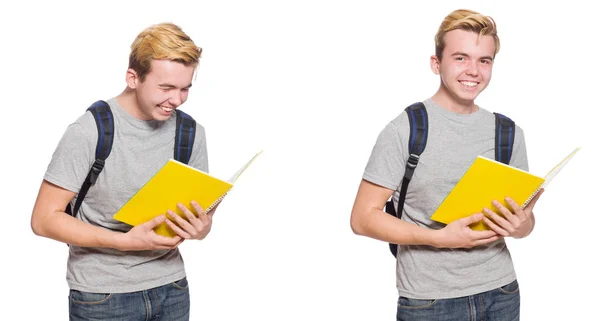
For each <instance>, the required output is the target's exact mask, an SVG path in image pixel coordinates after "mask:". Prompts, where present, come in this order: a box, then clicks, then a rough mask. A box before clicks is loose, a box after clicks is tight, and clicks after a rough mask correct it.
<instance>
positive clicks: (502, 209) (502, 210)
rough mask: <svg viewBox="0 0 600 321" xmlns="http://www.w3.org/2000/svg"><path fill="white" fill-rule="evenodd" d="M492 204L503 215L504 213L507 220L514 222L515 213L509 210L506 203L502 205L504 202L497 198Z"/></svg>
mask: <svg viewBox="0 0 600 321" xmlns="http://www.w3.org/2000/svg"><path fill="white" fill-rule="evenodd" d="M492 205H494V207H495V208H497V209H498V210H499V211H500V213H501V214H502V215H504V218H506V220H507V221H509V222H513V217H514V216H515V215H514V213H513V212H512V211H511V210H509V209H508V208H506V207H505V206H504V205H502V203H500V202H498V201H496V200H494V201H492Z"/></svg>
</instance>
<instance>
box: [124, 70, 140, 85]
mask: <svg viewBox="0 0 600 321" xmlns="http://www.w3.org/2000/svg"><path fill="white" fill-rule="evenodd" d="M125 82H126V83H127V87H129V88H131V89H135V88H137V86H138V84H139V83H140V79H139V77H138V74H137V72H135V70H133V69H131V68H130V69H127V73H126V74H125Z"/></svg>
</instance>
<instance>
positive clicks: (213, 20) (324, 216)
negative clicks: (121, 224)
mask: <svg viewBox="0 0 600 321" xmlns="http://www.w3.org/2000/svg"><path fill="white" fill-rule="evenodd" d="M119 2H120V3H119V4H117V2H110V1H104V2H93V3H88V4H80V3H75V2H73V3H71V4H69V3H65V2H59V1H52V2H50V3H51V4H48V3H45V2H41V1H40V2H39V3H33V2H31V1H21V2H19V4H12V5H2V6H3V8H2V9H1V10H0V11H2V13H3V14H2V15H3V18H2V19H0V27H1V29H0V30H2V31H1V33H0V34H1V35H2V38H1V39H0V41H1V42H0V46H1V47H0V48H1V49H0V64H1V66H0V67H1V69H0V70H1V71H0V73H1V75H2V76H1V77H0V92H1V93H2V95H1V98H2V102H3V110H4V113H3V121H2V126H0V131H1V132H0V134H1V135H2V136H1V137H2V149H1V150H2V157H0V165H1V166H0V174H1V182H2V183H1V184H0V186H1V188H2V193H1V194H0V195H1V196H0V197H1V199H2V204H3V206H4V215H3V217H4V219H3V221H4V223H3V226H4V227H3V233H2V236H1V237H2V245H3V247H2V248H3V251H2V256H1V262H2V264H1V265H2V271H3V272H2V277H1V283H0V284H1V285H2V291H1V292H0V293H1V294H0V306H1V308H0V310H1V311H2V313H3V316H2V317H0V318H1V319H3V320H4V319H5V316H11V317H10V318H6V320H9V319H10V320H17V319H19V320H66V319H67V308H68V301H67V294H68V287H67V284H66V281H65V267H66V258H67V247H66V246H65V245H64V244H61V243H58V242H55V241H52V240H49V239H44V238H41V237H36V236H34V235H33V233H32V232H31V229H30V225H29V220H30V215H31V210H32V208H33V204H34V202H35V198H36V195H37V191H38V188H39V185H40V183H41V180H42V176H43V174H44V171H45V169H46V167H47V165H48V162H49V160H50V157H51V154H52V152H53V150H54V148H55V147H56V144H57V143H58V140H59V139H60V137H61V135H62V134H63V132H64V130H65V128H66V126H67V125H68V124H70V123H71V122H73V121H74V120H75V119H76V118H77V117H78V116H79V115H81V114H82V113H83V112H84V110H85V109H86V108H87V106H88V105H89V104H91V103H92V102H93V101H95V100H98V99H107V98H110V97H112V96H114V95H117V94H118V93H120V92H121V91H122V90H123V88H124V86H125V82H124V76H125V71H126V68H127V58H128V54H129V45H130V44H131V42H132V41H133V39H134V38H135V36H136V35H137V33H138V32H140V31H141V30H142V29H144V28H145V27H147V26H149V25H151V24H154V23H158V22H163V21H172V22H175V23H176V24H179V25H180V26H181V27H182V28H183V29H184V31H185V32H187V33H188V34H189V35H190V36H191V37H192V38H193V39H194V40H195V42H196V43H197V44H198V45H199V46H201V47H202V48H203V49H204V52H203V57H202V59H201V64H200V67H199V72H198V76H197V79H196V81H195V83H194V86H193V88H192V91H191V94H190V98H189V100H188V102H187V103H186V104H185V105H184V106H182V109H183V110H185V111H187V112H188V113H190V114H192V115H193V116H194V117H195V118H196V120H197V121H198V122H200V123H201V124H203V125H204V126H205V128H206V131H207V135H208V150H209V160H210V168H211V172H212V173H213V174H215V175H216V176H219V177H222V178H229V176H230V175H231V174H232V173H233V172H235V171H236V170H237V169H238V168H239V166H241V165H242V164H243V163H244V162H245V161H246V160H247V159H249V158H250V157H251V156H252V155H253V154H254V153H255V152H256V151H258V150H260V149H264V153H263V154H262V155H261V156H260V158H259V159H258V160H257V161H256V162H255V163H254V165H252V166H251V167H250V168H249V169H248V171H247V172H246V173H245V174H244V175H243V176H242V177H241V178H240V180H239V181H238V184H237V185H236V188H235V190H234V191H233V192H232V193H231V194H230V195H229V196H228V197H227V199H226V201H224V203H223V204H222V206H221V207H220V208H219V211H218V212H217V214H216V216H215V222H214V226H213V231H212V232H211V234H210V235H209V237H208V238H207V239H206V240H204V241H201V242H187V243H184V244H183V245H182V246H181V249H182V252H183V255H184V259H185V261H186V268H187V273H188V278H189V280H190V282H191V300H192V310H191V319H192V320H238V319H244V320H393V318H394V316H395V311H396V304H395V303H396V299H397V296H396V289H395V281H394V280H395V272H394V268H395V264H394V259H393V258H392V257H391V255H390V254H389V252H388V248H387V244H385V243H382V242H379V241H375V240H371V239H368V238H364V237H359V236H356V235H354V234H352V232H351V230H350V225H349V218H350V211H351V208H352V204H353V201H354V197H355V194H356V190H357V187H358V184H359V182H360V179H361V175H362V171H363V169H364V166H365V165H366V161H367V159H368V157H369V154H370V152H371V148H372V146H373V143H374V142H375V139H376V137H377V135H378V134H379V131H380V130H381V129H383V127H384V126H385V124H386V123H387V122H389V121H390V120H391V119H393V118H394V117H395V116H396V115H397V114H398V113H400V112H401V111H402V110H403V108H404V107H405V106H407V105H409V104H410V103H413V102H415V101H418V100H423V99H425V98H427V97H430V96H431V95H432V94H433V93H434V92H435V91H436V90H437V86H438V79H437V77H436V76H435V75H434V74H433V73H432V72H431V71H430V69H429V57H430V55H431V54H433V52H434V44H433V37H434V34H435V32H436V30H437V27H438V26H439V23H440V22H441V21H442V19H443V18H444V16H445V15H446V14H448V13H449V12H450V11H452V10H454V9H458V8H470V9H474V10H477V11H480V12H482V13H484V14H487V15H491V16H492V17H493V18H495V20H496V22H497V24H498V29H499V35H500V38H501V49H500V52H499V54H498V56H497V60H496V62H495V67H494V76H493V79H492V82H491V84H490V86H489V87H488V89H487V90H486V91H485V92H484V93H483V94H482V95H481V96H480V97H479V99H478V100H477V103H478V104H479V105H480V106H482V107H484V108H487V109H488V110H492V111H499V112H502V113H504V114H506V115H508V116H510V117H511V118H513V119H514V120H516V122H517V123H518V124H519V125H520V126H522V127H523V128H524V130H525V135H526V141H527V147H528V155H529V165H530V171H531V172H533V173H535V174H539V175H544V174H545V173H546V172H547V171H548V170H549V169H550V168H552V167H553V166H554V165H555V164H556V163H557V162H558V161H559V160H560V159H561V158H562V157H563V156H565V155H567V154H568V153H569V152H570V151H571V150H572V149H573V148H575V147H576V146H582V147H583V149H582V150H581V152H580V153H579V154H578V155H577V156H576V157H575V158H574V159H573V160H572V161H571V163H570V164H569V165H568V166H567V167H566V168H564V169H563V172H561V174H560V175H559V176H558V177H557V178H556V179H555V180H554V181H553V183H552V185H550V187H549V188H548V190H547V192H546V194H545V195H544V197H543V198H542V199H541V200H540V201H539V202H538V206H537V207H536V213H537V226H536V230H535V231H534V233H533V234H532V235H531V236H530V237H528V238H526V239H523V240H509V241H508V242H509V247H510V249H511V252H512V256H513V259H514V261H515V266H516V270H517V274H518V277H519V282H520V285H521V296H522V308H521V311H522V318H521V319H522V320H590V319H592V318H593V317H592V316H593V315H594V311H596V312H597V307H596V306H595V305H597V302H598V294H597V289H598V287H600V282H599V281H598V276H597V275H598V270H599V269H600V266H599V265H598V263H597V262H598V254H597V253H598V249H597V247H596V242H597V237H596V235H597V233H596V231H597V227H598V223H599V222H600V219H599V215H598V214H599V213H598V206H596V204H597V197H596V195H597V192H596V188H597V182H598V179H599V175H598V167H597V165H596V164H597V163H598V161H597V156H598V151H597V146H598V138H599V135H598V131H597V128H596V127H597V124H598V118H596V117H597V115H598V113H597V111H596V109H597V108H598V107H599V105H598V100H597V91H598V85H599V84H600V82H599V81H598V78H597V77H598V75H599V72H600V69H599V67H598V53H599V46H598V29H599V27H598V25H597V19H598V18H597V15H595V14H594V13H593V10H592V9H591V4H583V1H574V0H572V1H568V2H567V1H561V2H552V3H545V4H542V2H540V4H539V5H532V4H530V2H526V1H520V2H518V5H515V4H509V3H508V2H491V1H486V2H483V1H422V2H418V1H407V2H401V1H360V2H359V1H325V0H322V1H308V0H305V1H264V0H260V1H259V0H257V1H194V2H193V4H190V3H192V1H190V2H189V3H185V2H179V1H119ZM490 183H491V184H493V182H490Z"/></svg>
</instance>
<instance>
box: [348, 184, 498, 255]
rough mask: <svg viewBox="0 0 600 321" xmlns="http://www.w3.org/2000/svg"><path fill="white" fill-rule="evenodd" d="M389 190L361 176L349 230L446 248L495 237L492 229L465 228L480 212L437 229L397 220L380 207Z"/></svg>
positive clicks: (396, 242) (407, 242) (477, 218)
mask: <svg viewBox="0 0 600 321" xmlns="http://www.w3.org/2000/svg"><path fill="white" fill-rule="evenodd" d="M392 193H393V191H392V190H390V189H388V188H385V187H382V186H379V185H376V184H373V183H371V182H368V181H366V180H364V179H363V180H362V181H361V183H360V186H359V188H358V193H357V195H356V200H355V202H354V207H353V208H352V215H351V219H350V225H351V227H352V231H353V232H354V233H356V234H359V235H364V236H368V237H371V238H374V239H378V240H381V241H385V242H389V243H394V244H414V245H431V246H435V247H447V248H458V247H473V246H476V245H481V244H485V243H489V242H492V241H495V240H497V239H498V238H499V236H498V235H497V234H496V233H495V232H493V231H473V230H471V229H470V228H469V224H472V223H474V222H477V221H480V220H481V219H483V214H481V213H476V214H474V215H471V216H469V217H466V218H463V219H460V220H457V221H455V222H453V223H451V224H448V225H447V226H446V227H444V228H443V229H441V230H432V229H428V228H423V227H420V226H417V225H414V224H410V223H408V222H405V221H402V220H400V219H397V218H395V217H393V216H391V215H389V214H387V213H385V212H384V211H383V210H382V208H383V207H384V205H385V202H386V201H387V200H388V199H389V197H390V196H391V195H392Z"/></svg>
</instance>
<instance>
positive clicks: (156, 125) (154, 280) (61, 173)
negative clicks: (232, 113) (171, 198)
mask: <svg viewBox="0 0 600 321" xmlns="http://www.w3.org/2000/svg"><path fill="white" fill-rule="evenodd" d="M107 102H108V104H109V105H110V108H111V111H112V113H113V116H114V126H115V135H114V141H113V145H112V150H111V153H110V156H109V157H108V158H107V159H106V164H105V166H104V169H103V171H102V173H101V174H100V176H99V177H98V180H97V181H96V184H95V185H93V186H92V187H91V188H90V189H89V191H88V193H87V195H86V197H85V199H84V200H83V203H82V204H81V209H80V210H79V213H78V214H77V218H78V219H80V220H82V221H84V222H86V223H90V224H93V225H96V226H100V227H102V228H106V229H109V230H113V231H120V232H127V231H128V230H129V229H130V228H131V227H130V226H129V225H126V224H124V223H121V222H118V221H116V220H114V219H113V218H112V217H113V215H114V214H115V213H116V212H117V211H118V210H119V208H121V206H123V204H125V202H127V201H128V200H129V198H131V196H133V195H134V194H135V193H136V192H137V190H138V189H139V188H140V187H142V186H143V185H144V184H145V183H146V182H147V181H148V180H149V179H150V178H151V177H152V176H153V175H154V174H155V173H156V172H157V171H158V170H159V169H160V168H161V167H162V166H163V165H164V164H165V163H166V162H167V160H168V159H169V158H172V157H173V150H174V141H175V126H176V124H175V120H176V119H175V118H176V117H175V115H173V116H172V117H170V118H169V119H168V120H166V121H155V120H151V121H143V120H139V119H137V118H134V117H133V116H131V115H129V114H127V113H126V112H125V111H124V110H123V109H122V108H121V106H119V104H118V103H117V101H116V100H115V99H114V98H113V99H110V100H108V101H107ZM97 137H98V130H97V128H96V123H95V120H94V118H93V116H92V114H91V113H89V112H86V113H84V114H83V115H82V116H81V117H80V118H79V119H77V121H75V123H73V124H71V125H69V127H68V128H67V130H66V131H65V133H64V135H63V137H62V139H61V141H60V143H59V144H58V146H57V148H56V150H55V152H54V154H53V155H52V160H51V161H50V164H49V166H48V169H47V171H46V174H45V176H44V179H45V180H47V181H48V182H50V183H52V184H55V185H58V186H60V187H62V188H65V189H67V190H70V191H73V192H75V193H77V192H79V189H80V188H81V184H82V183H83V181H84V179H85V177H86V176H87V173H88V171H89V169H90V168H91V166H92V164H93V163H94V158H95V148H96V141H97ZM189 165H190V166H193V167H195V168H198V169H200V170H202V171H205V172H208V159H207V151H206V138H205V132H204V128H203V127H202V126H201V125H200V124H196V137H195V140H194V147H193V151H192V155H191V158H190V161H189ZM71 205H72V206H73V205H74V200H73V201H72V203H71ZM184 276H185V269H184V265H183V260H182V258H181V255H180V253H179V250H178V249H173V250H155V251H127V252H122V251H118V250H114V249H106V248H89V247H78V246H70V247H69V259H68V262H67V282H68V284H69V287H70V288H71V289H73V290H79V291H86V292H101V293H122V292H133V291H140V290H145V289H149V288H153V287H157V286H161V285H164V284H167V283H170V282H173V281H176V280H178V279H181V278H183V277H184Z"/></svg>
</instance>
